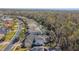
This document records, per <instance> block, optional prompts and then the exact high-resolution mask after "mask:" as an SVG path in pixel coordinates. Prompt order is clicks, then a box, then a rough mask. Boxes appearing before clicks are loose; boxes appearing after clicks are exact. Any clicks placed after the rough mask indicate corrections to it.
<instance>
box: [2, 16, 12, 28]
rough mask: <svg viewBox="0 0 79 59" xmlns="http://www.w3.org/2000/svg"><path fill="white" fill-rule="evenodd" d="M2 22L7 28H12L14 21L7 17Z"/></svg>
mask: <svg viewBox="0 0 79 59" xmlns="http://www.w3.org/2000/svg"><path fill="white" fill-rule="evenodd" d="M2 20H3V23H4V26H5V27H6V28H9V27H12V25H13V19H12V18H10V17H8V16H6V17H2Z"/></svg>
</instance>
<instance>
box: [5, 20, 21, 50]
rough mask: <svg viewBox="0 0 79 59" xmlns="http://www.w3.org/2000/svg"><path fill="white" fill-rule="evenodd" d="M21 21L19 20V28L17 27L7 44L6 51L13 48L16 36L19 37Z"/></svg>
mask: <svg viewBox="0 0 79 59" xmlns="http://www.w3.org/2000/svg"><path fill="white" fill-rule="evenodd" d="M20 24H21V21H20V20H18V29H17V32H16V33H15V35H14V36H13V37H12V39H11V41H10V43H9V44H8V45H7V47H6V48H5V49H4V51H11V48H12V47H13V45H14V44H13V43H14V41H15V40H16V38H17V37H18V35H19V33H20V31H21V25H20Z"/></svg>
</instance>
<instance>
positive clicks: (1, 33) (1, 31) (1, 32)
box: [0, 28, 6, 39]
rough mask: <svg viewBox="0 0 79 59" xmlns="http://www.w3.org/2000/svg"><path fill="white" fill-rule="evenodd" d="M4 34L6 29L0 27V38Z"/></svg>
mask: <svg viewBox="0 0 79 59" xmlns="http://www.w3.org/2000/svg"><path fill="white" fill-rule="evenodd" d="M5 34H6V31H5V30H4V29H2V28H0V39H2V37H3V36H4V35H5Z"/></svg>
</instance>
